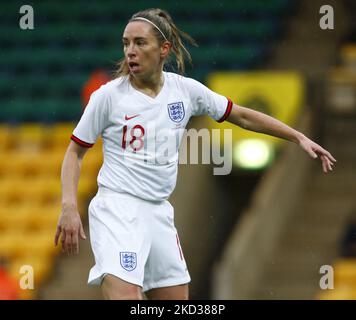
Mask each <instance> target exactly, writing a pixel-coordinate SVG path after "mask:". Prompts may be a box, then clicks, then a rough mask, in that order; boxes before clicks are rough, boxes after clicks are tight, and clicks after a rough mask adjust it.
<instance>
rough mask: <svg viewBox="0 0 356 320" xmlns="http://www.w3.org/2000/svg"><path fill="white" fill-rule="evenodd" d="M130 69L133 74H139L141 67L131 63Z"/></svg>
mask: <svg viewBox="0 0 356 320" xmlns="http://www.w3.org/2000/svg"><path fill="white" fill-rule="evenodd" d="M129 68H130V71H131V72H137V71H139V69H140V65H139V64H138V63H137V62H129Z"/></svg>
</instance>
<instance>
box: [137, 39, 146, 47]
mask: <svg viewBox="0 0 356 320" xmlns="http://www.w3.org/2000/svg"><path fill="white" fill-rule="evenodd" d="M145 44H146V42H145V41H143V40H138V41H137V45H138V46H143V45H145Z"/></svg>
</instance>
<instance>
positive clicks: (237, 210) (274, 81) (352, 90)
mask: <svg viewBox="0 0 356 320" xmlns="http://www.w3.org/2000/svg"><path fill="white" fill-rule="evenodd" d="M23 4H27V5H31V6H32V7H33V9H34V29H33V30H22V29H21V28H20V27H19V20H20V18H21V16H22V14H20V13H19V9H20V7H21V6H22V5H23ZM324 4H328V5H331V6H332V7H333V9H334V13H335V28H334V29H333V30H322V29H321V28H320V26H319V20H320V18H321V17H322V15H321V14H320V13H319V10H320V7H321V6H322V5H324ZM149 7H160V8H163V9H166V10H168V11H169V12H170V13H171V15H172V17H173V19H174V20H175V22H176V23H177V25H178V26H179V27H180V28H181V29H182V30H184V31H186V32H188V33H190V34H191V35H192V36H193V37H194V38H195V39H196V40H197V42H198V43H199V48H189V50H190V52H191V54H192V57H193V66H192V67H189V68H188V70H187V75H188V76H190V77H193V78H196V79H197V80H199V81H201V82H203V83H205V84H206V85H208V86H209V87H211V88H212V89H213V90H215V91H217V92H220V93H222V94H225V95H227V96H230V97H231V98H232V99H233V100H234V102H235V103H237V104H241V105H245V106H249V107H252V108H255V109H256V110H261V111H263V112H265V113H268V114H271V115H273V116H275V117H277V118H278V119H280V120H282V121H284V122H286V123H288V124H290V125H292V126H294V127H296V128H299V129H300V130H302V131H303V132H305V133H307V134H309V135H310V136H311V137H312V138H314V139H315V140H316V141H317V142H319V143H320V144H322V145H324V146H325V147H326V148H328V149H329V150H330V151H331V152H332V153H333V155H334V156H335V157H336V158H337V159H338V163H337V165H336V170H335V171H334V172H333V173H332V174H330V175H328V176H324V175H323V174H322V172H321V168H320V164H319V163H316V161H312V160H310V159H309V158H308V156H307V155H306V154H304V153H303V152H302V151H301V150H299V149H298V148H297V146H295V145H292V144H289V143H285V142H282V141H280V140H276V139H270V138H268V137H266V136H263V135H255V134H253V133H249V132H246V131H243V130H239V129H237V128H236V129H233V130H234V131H233V138H234V139H233V140H234V142H233V143H234V144H233V150H232V153H233V159H234V162H233V163H234V167H233V171H232V173H231V174H230V175H228V176H214V175H213V174H212V166H208V165H180V168H179V171H180V172H179V176H178V184H177V188H176V191H175V192H174V194H173V196H172V198H171V201H172V203H173V205H174V206H175V212H176V225H177V228H178V230H179V231H180V238H181V243H182V246H183V248H184V252H185V258H186V260H187V263H188V267H189V269H190V272H191V275H192V279H193V281H192V283H191V297H192V298H194V299H213V298H214V299H356V245H355V243H356V241H355V238H356V236H355V234H356V231H355V230H356V201H355V197H354V194H355V191H356V185H355V182H356V180H355V172H356V168H355V159H356V148H355V133H356V117H355V115H356V25H355V21H356V6H355V3H354V2H353V1H352V0H349V1H347V0H343V1H336V0H329V1H327V3H325V1H320V0H316V1H307V0H270V1H262V0H250V1H243V0H231V1H227V0H225V1H223V0H221V1H215V0H198V1H163V0H157V1H130V2H129V3H128V2H127V1H120V0H115V1H114V0H108V1H105V2H104V1H90V2H89V1H84V0H76V1H49V0H42V1H28V2H26V3H23V2H22V1H1V3H0V26H1V33H0V48H1V50H0V65H1V68H0V111H1V112H0V267H1V268H0V299H1V298H2V299H101V292H100V289H98V288H93V287H88V286H87V285H86V280H87V275H88V271H89V268H90V267H91V266H92V263H93V257H92V254H91V251H90V247H89V241H88V240H87V241H85V242H83V241H82V242H81V252H80V255H79V256H78V257H68V256H65V255H62V254H61V253H60V250H58V249H57V248H55V247H54V246H53V237H54V233H55V227H56V223H57V219H58V216H59V213H60V167H61V162H62V160H63V156H64V153H65V150H66V147H67V145H68V143H69V137H70V134H71V131H72V129H73V127H74V126H75V123H76V122H77V121H78V120H79V118H80V115H81V113H82V109H83V106H84V105H85V101H87V99H88V96H89V95H90V92H92V91H93V90H94V89H95V88H96V87H97V86H99V85H100V84H101V83H104V82H105V81H107V80H108V79H109V78H110V77H111V76H112V72H113V71H114V70H115V63H116V62H117V61H118V60H119V59H120V58H121V57H122V48H121V35H122V32H123V29H124V26H125V25H126V23H127V20H128V19H129V17H130V16H131V15H132V14H133V13H134V12H136V11H139V10H142V9H145V8H149ZM191 127H196V128H205V127H208V128H210V129H214V128H221V129H222V128H230V127H229V126H228V125H227V124H222V125H218V124H216V123H213V122H212V121H210V120H209V119H204V118H202V119H194V120H193V121H192V122H191ZM100 152H101V142H100V141H99V142H98V143H97V144H96V146H95V147H94V148H93V149H92V150H90V151H89V152H88V154H87V157H86V158H85V160H84V164H83V171H82V176H81V180H80V187H79V192H78V198H79V205H80V213H81V215H82V219H83V222H84V224H85V226H86V227H85V228H86V231H87V234H88V230H87V223H88V221H87V205H88V203H89V201H90V199H91V198H92V197H93V195H94V194H95V192H96V174H97V172H98V169H99V167H100V163H101V160H102V158H101V154H100ZM192 182H194V183H192ZM23 265H31V266H32V267H33V269H34V276H35V283H34V289H33V290H21V289H19V281H20V280H21V277H23V276H24V274H21V273H20V267H21V266H23ZM323 265H330V266H332V267H333V268H334V276H335V277H334V279H335V281H334V283H333V285H334V289H333V290H322V289H321V288H320V279H321V277H322V276H323V274H321V273H320V270H321V269H320V268H321V267H322V266H323Z"/></svg>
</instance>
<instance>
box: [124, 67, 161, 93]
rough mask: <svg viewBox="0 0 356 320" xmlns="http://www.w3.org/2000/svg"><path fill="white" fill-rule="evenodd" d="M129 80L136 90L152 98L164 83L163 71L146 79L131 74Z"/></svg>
mask: <svg viewBox="0 0 356 320" xmlns="http://www.w3.org/2000/svg"><path fill="white" fill-rule="evenodd" d="M130 82H131V85H132V86H133V87H134V88H135V89H136V90H139V91H141V92H143V93H145V94H147V95H149V96H151V97H153V98H154V97H156V96H157V95H158V94H159V92H160V91H161V89H162V87H163V84H164V78H163V73H162V72H161V73H160V74H156V75H153V76H151V77H150V78H146V79H140V78H137V77H132V76H131V77H130Z"/></svg>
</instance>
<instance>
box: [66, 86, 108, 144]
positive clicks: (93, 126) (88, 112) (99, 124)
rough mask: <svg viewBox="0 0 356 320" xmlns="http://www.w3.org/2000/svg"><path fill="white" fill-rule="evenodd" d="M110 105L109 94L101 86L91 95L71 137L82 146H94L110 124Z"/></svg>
mask: <svg viewBox="0 0 356 320" xmlns="http://www.w3.org/2000/svg"><path fill="white" fill-rule="evenodd" d="M109 107H110V97H109V94H108V92H107V90H104V88H103V87H101V88H100V89H98V90H96V91H95V92H94V93H93V94H92V95H91V97H90V100H89V102H88V104H87V106H86V108H85V110H84V113H83V115H82V117H81V119H80V120H79V122H78V124H77V126H76V127H75V129H74V131H73V134H72V136H71V139H72V140H73V141H74V142H76V143H77V144H79V145H80V146H82V147H86V148H90V147H92V146H93V145H94V143H95V142H96V140H97V139H98V137H99V136H100V134H101V133H102V132H103V130H104V129H105V127H106V126H107V124H108V120H107V119H108V109H109Z"/></svg>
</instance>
